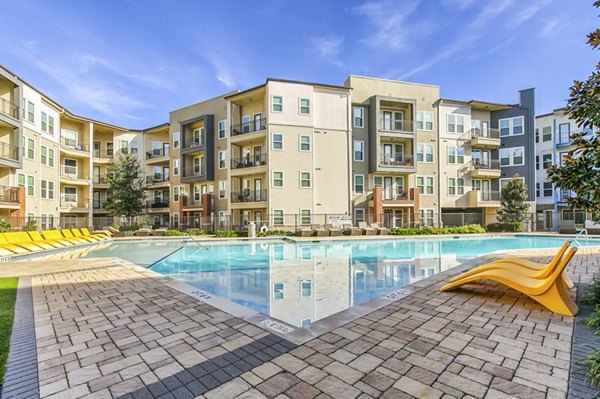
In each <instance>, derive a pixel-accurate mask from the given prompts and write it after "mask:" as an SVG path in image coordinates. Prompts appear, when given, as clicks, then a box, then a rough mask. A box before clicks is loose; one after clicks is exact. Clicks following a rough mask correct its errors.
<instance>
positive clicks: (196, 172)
mask: <svg viewBox="0 0 600 399" xmlns="http://www.w3.org/2000/svg"><path fill="white" fill-rule="evenodd" d="M182 172H183V175H182V176H181V177H183V178H186V177H206V166H205V165H204V164H202V165H201V166H200V167H199V168H198V167H194V166H192V167H189V168H183V169H182Z"/></svg>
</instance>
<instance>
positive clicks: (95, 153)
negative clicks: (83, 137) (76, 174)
mask: <svg viewBox="0 0 600 399" xmlns="http://www.w3.org/2000/svg"><path fill="white" fill-rule="evenodd" d="M92 156H93V157H94V158H109V159H112V158H113V151H112V150H110V151H109V150H106V151H105V152H102V151H100V150H94V151H93V154H92Z"/></svg>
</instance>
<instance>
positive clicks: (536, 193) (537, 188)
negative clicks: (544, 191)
mask: <svg viewBox="0 0 600 399" xmlns="http://www.w3.org/2000/svg"><path fill="white" fill-rule="evenodd" d="M535 196H536V197H539V196H540V183H535Z"/></svg>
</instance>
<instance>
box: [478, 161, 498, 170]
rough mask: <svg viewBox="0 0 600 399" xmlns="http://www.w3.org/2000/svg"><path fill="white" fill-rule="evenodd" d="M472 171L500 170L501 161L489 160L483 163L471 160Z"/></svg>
mask: <svg viewBox="0 0 600 399" xmlns="http://www.w3.org/2000/svg"><path fill="white" fill-rule="evenodd" d="M471 169H484V170H500V160H498V159H488V160H485V161H483V160H481V159H479V158H475V159H472V160H471Z"/></svg>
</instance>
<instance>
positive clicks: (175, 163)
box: [173, 159, 179, 176]
mask: <svg viewBox="0 0 600 399" xmlns="http://www.w3.org/2000/svg"><path fill="white" fill-rule="evenodd" d="M173 176H179V159H174V160H173Z"/></svg>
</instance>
